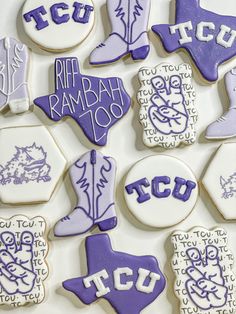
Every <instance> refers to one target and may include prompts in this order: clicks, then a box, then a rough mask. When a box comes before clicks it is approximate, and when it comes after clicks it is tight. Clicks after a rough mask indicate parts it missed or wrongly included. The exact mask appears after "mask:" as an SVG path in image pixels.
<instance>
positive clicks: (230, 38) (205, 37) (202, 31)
mask: <svg viewBox="0 0 236 314" xmlns="http://www.w3.org/2000/svg"><path fill="white" fill-rule="evenodd" d="M169 29H170V33H171V34H172V35H174V34H176V32H178V33H179V36H180V39H179V44H180V45H183V44H187V43H191V42H192V37H191V35H190V34H191V31H193V25H192V22H191V21H188V22H184V23H179V24H177V25H173V26H170V27H169ZM215 30H216V27H215V24H214V23H213V22H200V23H198V24H197V26H196V30H195V35H196V38H197V39H198V40H199V41H202V42H209V41H211V40H213V39H214V37H215V38H216V43H217V44H218V45H220V46H222V47H224V48H231V47H232V45H233V44H234V42H235V39H236V30H233V29H231V28H230V27H228V26H226V25H221V26H220V31H219V33H218V34H217V35H216V34H214V33H215Z"/></svg>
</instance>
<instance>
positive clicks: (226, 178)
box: [202, 143, 236, 220]
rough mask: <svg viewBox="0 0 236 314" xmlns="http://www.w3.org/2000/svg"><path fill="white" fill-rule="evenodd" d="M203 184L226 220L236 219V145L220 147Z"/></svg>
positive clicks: (227, 144)
mask: <svg viewBox="0 0 236 314" xmlns="http://www.w3.org/2000/svg"><path fill="white" fill-rule="evenodd" d="M202 183H203V185H204V187H205V189H206V190H207V192H208V193H209V195H210V197H211V199H212V200H213V202H214V204H215V205H216V207H217V208H218V210H219V211H220V213H221V214H222V215H223V217H224V218H225V219H229V220H230V219H236V143H226V144H223V145H221V146H220V148H219V149H218V150H217V152H216V154H215V156H214V158H213V159H212V161H211V163H210V165H209V167H208V169H207V171H206V173H205V175H204V177H203V180H202Z"/></svg>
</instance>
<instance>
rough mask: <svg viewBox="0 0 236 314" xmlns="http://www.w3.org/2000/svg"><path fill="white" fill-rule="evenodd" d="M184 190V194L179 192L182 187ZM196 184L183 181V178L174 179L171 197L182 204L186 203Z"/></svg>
mask: <svg viewBox="0 0 236 314" xmlns="http://www.w3.org/2000/svg"><path fill="white" fill-rule="evenodd" d="M184 186H185V187H186V188H185V192H184V193H183V192H180V191H181V190H182V189H183V187H184ZM196 186H197V185H196V183H195V182H193V181H190V180H185V179H183V178H179V177H176V178H175V187H174V190H173V193H172V195H173V197H175V198H177V199H179V200H181V201H183V202H187V201H188V200H189V198H190V196H191V193H192V190H194V189H195V188H196Z"/></svg>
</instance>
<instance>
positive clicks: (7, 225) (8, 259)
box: [0, 215, 48, 307]
mask: <svg viewBox="0 0 236 314" xmlns="http://www.w3.org/2000/svg"><path fill="white" fill-rule="evenodd" d="M0 229H1V233H0V246H1V250H0V258H1V264H0V270H1V272H0V285H1V289H0V305H3V304H6V305H11V306H13V307H18V306H22V305H25V304H27V303H36V304H38V303H41V302H42V301H43V300H44V297H45V289H44V281H45V280H46V278H47V276H48V266H47V264H46V261H45V258H46V256H47V253H48V244H47V241H46V239H45V236H44V234H45V230H46V222H45V220H44V218H42V217H39V216H38V217H34V218H32V219H30V218H28V217H25V216H20V215H17V216H14V217H12V218H10V219H3V218H0Z"/></svg>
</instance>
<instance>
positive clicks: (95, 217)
mask: <svg viewBox="0 0 236 314" xmlns="http://www.w3.org/2000/svg"><path fill="white" fill-rule="evenodd" d="M115 174H116V164H115V161H114V159H112V158H111V157H106V156H104V155H102V154H101V153H100V152H98V151H95V150H92V151H90V152H88V153H86V154H85V155H83V156H82V157H81V158H80V159H79V160H77V161H76V162H75V164H74V165H73V166H72V167H71V169H70V176H71V180H72V184H73V187H74V190H75V192H76V194H77V196H78V204H77V206H76V207H75V209H74V210H73V212H72V213H71V214H70V215H69V216H66V217H64V218H62V219H61V220H60V221H59V222H58V223H57V224H56V226H55V228H54V234H55V236H59V237H61V236H70V235H77V234H82V233H85V232H87V231H88V230H90V229H91V228H92V227H94V226H95V225H97V226H98V227H99V229H100V230H101V231H106V230H109V229H112V228H114V227H116V224H117V218H116V212H115V204H114V184H115Z"/></svg>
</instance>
